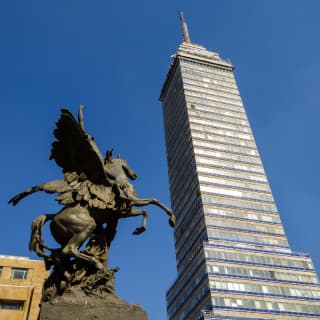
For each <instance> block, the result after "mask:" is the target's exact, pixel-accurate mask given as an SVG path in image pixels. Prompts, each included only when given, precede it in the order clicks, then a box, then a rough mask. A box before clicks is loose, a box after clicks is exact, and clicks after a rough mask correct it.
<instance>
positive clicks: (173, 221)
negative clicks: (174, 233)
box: [169, 216, 176, 228]
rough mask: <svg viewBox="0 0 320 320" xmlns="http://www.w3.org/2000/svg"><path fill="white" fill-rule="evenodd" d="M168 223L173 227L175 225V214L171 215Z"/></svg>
mask: <svg viewBox="0 0 320 320" xmlns="http://www.w3.org/2000/svg"><path fill="white" fill-rule="evenodd" d="M169 224H170V226H171V227H172V228H173V227H174V226H175V225H176V217H175V216H171V217H170V219H169Z"/></svg>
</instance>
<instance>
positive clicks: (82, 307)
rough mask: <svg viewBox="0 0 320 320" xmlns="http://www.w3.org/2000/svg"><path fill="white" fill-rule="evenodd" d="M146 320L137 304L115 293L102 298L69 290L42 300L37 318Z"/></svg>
mask: <svg viewBox="0 0 320 320" xmlns="http://www.w3.org/2000/svg"><path fill="white" fill-rule="evenodd" d="M64 319H72V320H91V319H92V320H128V319H130V320H147V314H146V312H144V311H143V310H142V308H141V307H140V306H139V305H136V304H129V303H127V302H126V301H124V300H122V299H121V298H120V297H118V296H117V295H115V294H108V295H105V296H104V297H103V298H101V297H96V296H87V295H84V294H83V293H82V292H81V291H79V290H70V291H68V292H65V293H64V294H63V296H59V297H56V298H53V299H52V300H51V301H49V302H42V304H41V310H40V317H39V320H64Z"/></svg>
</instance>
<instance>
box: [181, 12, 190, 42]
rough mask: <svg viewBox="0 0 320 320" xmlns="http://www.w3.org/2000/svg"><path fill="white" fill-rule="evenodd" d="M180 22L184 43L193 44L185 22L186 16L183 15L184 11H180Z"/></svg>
mask: <svg viewBox="0 0 320 320" xmlns="http://www.w3.org/2000/svg"><path fill="white" fill-rule="evenodd" d="M180 21H181V27H182V33H183V41H184V42H191V41H190V36H189V31H188V26H187V23H186V21H185V20H184V15H183V11H182V10H180Z"/></svg>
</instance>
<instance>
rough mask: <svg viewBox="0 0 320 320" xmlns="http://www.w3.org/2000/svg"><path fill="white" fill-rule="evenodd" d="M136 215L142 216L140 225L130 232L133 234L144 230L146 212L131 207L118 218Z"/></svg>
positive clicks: (146, 218) (145, 226)
mask: <svg viewBox="0 0 320 320" xmlns="http://www.w3.org/2000/svg"><path fill="white" fill-rule="evenodd" d="M136 216H143V220H142V224H141V227H138V228H135V230H134V231H133V232H132V233H133V234H135V235H138V234H141V233H142V232H145V231H146V228H147V221H148V212H147V211H145V210H136V209H134V208H131V210H130V211H129V212H127V213H125V214H122V215H121V216H120V218H131V217H136Z"/></svg>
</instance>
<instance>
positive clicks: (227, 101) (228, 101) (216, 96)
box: [185, 89, 243, 107]
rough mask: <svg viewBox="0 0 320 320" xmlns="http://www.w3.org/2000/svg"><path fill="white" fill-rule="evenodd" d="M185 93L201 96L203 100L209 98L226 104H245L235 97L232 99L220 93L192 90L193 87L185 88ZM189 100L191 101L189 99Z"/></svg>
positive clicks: (187, 95)
mask: <svg viewBox="0 0 320 320" xmlns="http://www.w3.org/2000/svg"><path fill="white" fill-rule="evenodd" d="M185 95H186V97H190V96H191V97H194V98H199V99H203V100H209V101H215V102H222V103H225V104H229V105H235V106H237V107H243V104H242V102H241V100H240V99H239V100H235V99H230V98H223V97H221V96H220V95H219V94H206V93H201V92H197V91H192V89H189V90H185ZM187 102H190V101H189V100H188V99H187Z"/></svg>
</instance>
